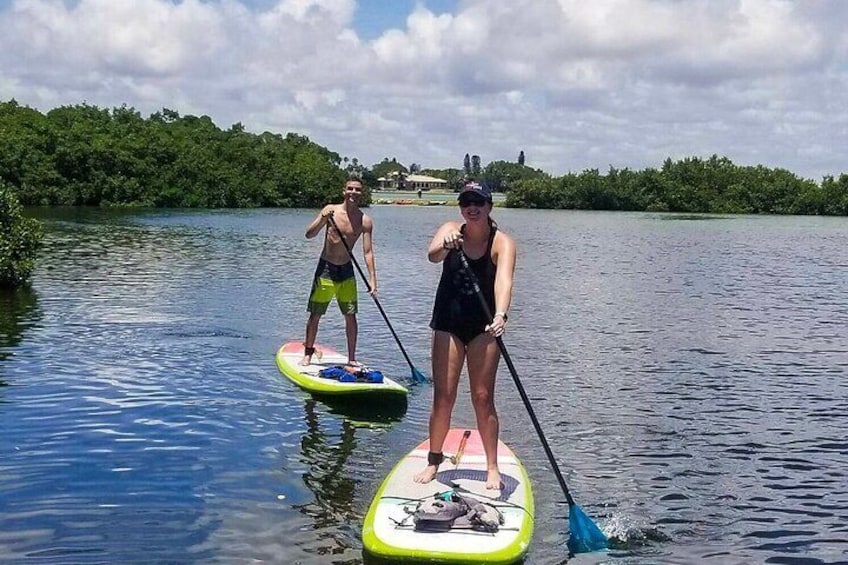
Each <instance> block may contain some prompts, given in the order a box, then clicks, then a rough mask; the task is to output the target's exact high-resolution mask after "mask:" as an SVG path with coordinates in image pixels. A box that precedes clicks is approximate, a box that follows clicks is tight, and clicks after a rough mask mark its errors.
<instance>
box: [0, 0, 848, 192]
mask: <svg viewBox="0 0 848 565" xmlns="http://www.w3.org/2000/svg"><path fill="white" fill-rule="evenodd" d="M846 21H848V2H846V1H843V0H798V1H791V0H709V1H707V0H697V1H696V0H593V1H591V2H589V1H585V0H418V1H415V0H384V1H383V0H359V1H356V0H0V101H6V100H10V99H12V98H14V99H15V100H17V101H18V103H20V104H22V105H27V106H30V107H33V108H36V109H38V110H40V111H42V112H46V111H48V110H50V109H52V108H55V107H57V106H62V105H72V104H79V103H82V102H86V103H88V104H92V105H96V106H99V107H104V108H113V107H118V106H121V105H124V104H125V105H127V106H130V107H133V108H135V109H136V110H138V111H139V112H141V114H142V115H143V116H145V117H147V116H149V115H150V114H152V113H154V112H156V111H159V110H161V109H162V108H169V109H171V110H176V111H177V112H179V113H180V114H181V115H187V114H192V115H207V116H209V117H211V118H212V119H213V120H214V121H215V123H216V124H217V125H218V126H219V127H221V128H223V129H227V128H229V127H230V126H231V125H232V124H234V123H237V122H240V123H242V124H243V125H244V126H245V127H246V129H247V130H248V131H251V132H255V133H261V132H263V131H271V132H274V133H280V134H283V135H285V134H287V133H290V132H293V133H297V134H300V135H305V136H307V137H309V138H310V139H311V140H312V141H314V142H316V143H318V144H319V145H322V146H324V147H327V148H328V149H330V150H331V151H335V152H336V153H339V154H340V155H341V156H343V157H348V158H350V159H353V158H356V159H358V160H359V162H361V163H362V164H364V165H366V166H369V167H370V166H372V165H374V164H376V163H378V162H380V161H382V160H383V158H386V157H388V158H390V159H391V158H396V159H397V160H398V161H400V162H401V163H404V164H405V165H407V166H408V165H410V164H412V163H416V164H418V165H420V166H421V167H423V168H437V169H440V168H448V167H455V168H461V167H462V164H463V159H464V157H465V154H466V153H468V154H471V155H479V156H480V159H481V163H482V164H483V165H485V164H486V163H488V162H490V161H495V160H505V161H516V160H517V158H518V155H519V152H521V151H524V153H525V156H526V164H527V165H528V166H531V167H533V168H538V169H542V170H543V171H546V172H548V173H550V174H553V175H562V174H565V173H568V172H581V171H583V170H586V169H599V170H600V171H601V172H602V173H604V172H606V171H607V170H609V168H610V167H615V168H618V169H621V168H631V169H636V170H640V169H643V168H646V167H660V166H662V162H663V161H664V160H665V159H666V158H672V159H682V158H685V157H693V156H697V157H704V158H706V157H709V156H710V155H713V154H717V155H719V156H726V157H728V158H730V159H731V160H732V161H733V162H734V163H736V164H738V165H765V166H767V167H779V168H785V169H788V170H790V171H792V172H794V173H796V174H798V175H800V176H802V177H805V178H810V179H813V180H816V181H820V180H821V178H822V177H823V176H824V175H839V174H841V173H843V172H848V160H847V159H846V152H845V149H844V148H845V147H848V26H846V25H845V22H846ZM840 148H842V149H840Z"/></svg>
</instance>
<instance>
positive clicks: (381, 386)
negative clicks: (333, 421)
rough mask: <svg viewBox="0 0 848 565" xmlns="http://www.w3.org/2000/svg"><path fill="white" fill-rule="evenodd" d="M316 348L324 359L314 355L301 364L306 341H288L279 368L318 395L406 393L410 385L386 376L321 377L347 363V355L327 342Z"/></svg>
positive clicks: (281, 348)
mask: <svg viewBox="0 0 848 565" xmlns="http://www.w3.org/2000/svg"><path fill="white" fill-rule="evenodd" d="M315 347H316V349H317V350H319V351H321V356H320V358H319V356H318V355H313V356H312V363H311V364H310V365H301V364H300V361H301V360H302V359H303V344H302V343H301V342H299V341H290V342H288V343H284V344H283V345H282V346H280V349H279V350H277V367H279V369H280V371H281V372H282V373H283V374H284V375H285V376H287V377H288V378H289V379H290V380H291V381H292V382H294V383H295V384H296V385H298V386H299V387H301V388H303V389H305V390H308V391H309V392H312V393H316V394H325V395H333V396H339V397H343V396H351V395H353V396H356V395H373V394H386V395H391V396H398V397H405V396H406V394H407V392H408V391H407V390H406V388H404V387H403V386H402V385H400V384H399V383H397V382H395V381H393V380H392V379H390V378H388V377H386V376H383V380H382V382H379V383H372V382H358V381H357V382H343V381H340V380H337V379H331V378H326V377H323V376H321V374H320V372H321V370H323V369H329V368H332V367H339V366H344V365H346V364H347V356H346V355H342V354H341V353H339V352H337V351H334V350H333V349H331V348H329V347H326V346H323V345H318V344H316V346H315Z"/></svg>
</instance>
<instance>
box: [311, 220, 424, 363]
mask: <svg viewBox="0 0 848 565" xmlns="http://www.w3.org/2000/svg"><path fill="white" fill-rule="evenodd" d="M327 220H328V221H329V222H330V225H331V226H332V228H333V229H334V230H336V233H338V234H339V239H341V240H342V245H344V248H345V251H347V254H348V256H349V257H350V260H351V261H352V262H353V266H354V267H356V270H357V271H359V276H360V277H362V282H364V283H365V288H367V289H368V294H370V295H371V298H373V299H374V304H376V305H377V310H379V311H380V315H381V316H383V320H385V322H386V325H387V326H388V327H389V331H390V332H392V337H394V338H395V341H396V342H397V344H398V347H399V348H400V352H401V353H402V354H403V358H404V359H406V362H407V364H408V365H409V367H410V368H411V369H412V370H413V371H415V370H416V369H415V367H414V366H413V365H412V360H411V359H410V358H409V355H407V353H406V349H404V348H403V344H402V343H401V342H400V338H399V337H398V334H397V332H395V329H394V328H393V327H392V323H391V322H390V321H389V317H388V316H387V315H386V312H385V310H383V306H382V305H381V304H380V301H379V300H377V297H376V296H374V295H373V294H371V283H369V282H368V277H366V276H365V271H363V270H362V267H360V266H359V262H358V261H357V260H356V257H354V256H353V250H352V249H351V248H350V245H348V243H347V241H346V240H345V236H344V234H343V233H342V231H341V230H340V229H339V226H337V225H336V220H334V219H333V213H332V212H330V214H329V215H328V216H327Z"/></svg>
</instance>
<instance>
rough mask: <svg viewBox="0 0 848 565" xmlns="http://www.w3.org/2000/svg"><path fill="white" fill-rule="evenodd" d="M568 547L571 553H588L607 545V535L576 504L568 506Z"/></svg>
mask: <svg viewBox="0 0 848 565" xmlns="http://www.w3.org/2000/svg"><path fill="white" fill-rule="evenodd" d="M568 529H569V530H570V535H569V537H568V549H570V550H571V552H572V553H589V552H592V551H599V550H601V549H606V548H607V547H608V541H607V536H605V535H604V533H603V532H602V531H601V529H600V528H599V527H598V526H597V525H596V524H595V523H594V522H593V521H592V519H591V518H589V517H588V516H587V515H586V513H585V512H583V509H581V508H580V507H579V506H577V505H576V504H572V505H571V506H570V507H569V508H568Z"/></svg>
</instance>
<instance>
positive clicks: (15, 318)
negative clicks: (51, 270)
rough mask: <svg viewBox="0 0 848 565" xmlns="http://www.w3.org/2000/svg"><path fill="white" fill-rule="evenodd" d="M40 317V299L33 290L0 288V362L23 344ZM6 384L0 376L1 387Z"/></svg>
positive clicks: (28, 288)
mask: <svg viewBox="0 0 848 565" xmlns="http://www.w3.org/2000/svg"><path fill="white" fill-rule="evenodd" d="M40 317H41V315H40V312H39V310H38V297H37V295H36V293H35V291H34V290H33V289H32V288H30V287H29V286H23V287H20V288H14V289H9V288H0V361H4V360H5V359H7V358H8V357H9V355H10V349H11V348H13V347H15V346H17V345H18V344H19V343H20V342H21V340H22V339H23V336H24V332H26V330H27V329H29V328H31V327H32V326H34V325H35V323H36V322H37V321H38V319H39V318H40ZM4 384H6V383H5V382H3V378H2V374H0V386H2V385H4Z"/></svg>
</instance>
